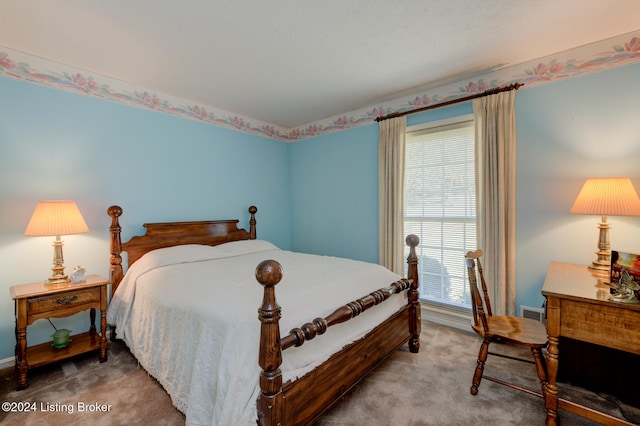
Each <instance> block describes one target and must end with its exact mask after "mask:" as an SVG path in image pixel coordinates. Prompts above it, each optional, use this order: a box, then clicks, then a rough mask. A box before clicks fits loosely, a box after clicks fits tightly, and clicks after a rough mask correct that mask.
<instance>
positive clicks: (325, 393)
mask: <svg viewBox="0 0 640 426" xmlns="http://www.w3.org/2000/svg"><path fill="white" fill-rule="evenodd" d="M406 242H407V244H408V245H409V247H410V253H409V257H408V258H407V264H408V266H409V272H408V278H407V279H401V280H399V281H397V282H395V283H393V284H391V285H390V286H389V287H386V288H382V289H379V290H377V291H374V292H373V293H370V294H368V295H366V296H364V297H362V298H360V299H358V300H356V301H353V302H350V303H348V304H346V305H344V306H342V307H340V308H338V309H336V310H335V311H334V312H333V313H332V314H330V315H329V316H327V317H325V318H316V319H314V320H312V321H310V322H308V323H306V324H303V325H302V326H301V327H299V328H294V329H293V330H291V332H290V333H289V334H288V335H287V336H285V337H284V338H280V326H279V320H280V312H281V310H280V306H279V305H278V304H277V302H276V298H275V285H276V284H278V282H280V280H281V279H282V268H281V266H280V264H279V263H278V262H276V261H274V260H266V261H264V262H261V263H260V265H258V267H257V268H256V279H257V280H258V282H259V283H260V284H262V285H263V286H264V295H263V301H262V305H261V306H260V308H259V309H258V318H259V319H260V322H261V333H260V353H259V359H258V363H259V365H260V367H261V369H262V373H261V375H260V389H261V393H260V396H259V397H258V401H257V408H258V424H259V425H263V426H275V425H306V424H310V423H313V422H314V421H315V420H317V418H318V417H319V416H320V415H321V414H322V413H323V412H325V411H326V410H327V409H329V408H330V407H331V406H333V405H334V404H335V403H336V402H338V401H339V400H340V398H342V397H343V396H344V395H345V394H346V393H347V392H348V391H349V390H350V389H351V388H352V387H353V386H354V385H356V384H357V383H358V382H359V381H360V380H362V379H363V378H364V377H365V376H366V375H367V374H368V373H369V372H370V371H372V370H373V369H374V368H375V367H376V366H377V365H378V364H380V363H381V362H382V361H384V360H385V359H386V358H387V357H388V356H389V355H391V354H392V353H393V352H394V351H396V350H397V349H398V348H400V347H401V346H402V345H404V344H405V343H407V342H409V349H410V350H411V352H418V351H419V349H420V304H419V301H418V267H417V265H418V258H417V256H416V252H415V248H416V246H417V245H418V243H419V239H418V237H417V236H415V235H409V236H408V237H407V239H406ZM402 291H408V303H407V305H406V306H405V307H404V308H403V309H401V310H400V311H398V312H397V313H396V314H394V315H393V316H392V317H391V318H389V319H387V320H386V321H385V322H383V323H382V324H380V325H379V326H377V327H376V328H375V329H374V330H372V331H371V332H370V333H369V334H367V336H365V337H364V338H362V339H360V340H358V341H356V342H354V343H352V344H351V345H349V346H347V347H346V348H344V349H343V350H341V351H340V352H339V353H337V354H335V355H333V356H332V357H331V358H330V359H329V360H327V361H325V362H324V363H323V364H321V365H320V366H319V367H317V368H316V369H314V370H313V371H311V372H309V373H308V374H306V375H305V376H304V377H301V378H299V379H297V380H295V381H289V382H287V383H285V384H283V383H282V375H281V372H280V365H281V364H282V351H283V350H285V349H287V348H289V347H291V346H300V345H302V344H304V343H305V342H306V341H308V340H311V339H313V338H314V337H316V335H318V334H323V333H325V332H326V331H327V329H328V328H329V327H331V326H332V325H335V324H339V323H342V322H345V321H348V320H350V319H352V318H354V317H356V316H358V315H359V314H361V313H362V312H364V311H366V310H368V309H370V308H372V307H374V306H376V305H378V304H380V303H382V302H384V301H385V300H387V299H388V298H389V297H391V296H392V295H393V294H396V293H400V292H402Z"/></svg>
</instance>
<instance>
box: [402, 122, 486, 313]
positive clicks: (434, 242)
mask: <svg viewBox="0 0 640 426" xmlns="http://www.w3.org/2000/svg"><path fill="white" fill-rule="evenodd" d="M405 156H406V158H405V181H404V231H405V235H408V234H416V235H418V236H419V237H420V245H419V246H418V247H417V254H418V262H419V263H418V268H419V274H420V276H419V279H420V287H421V288H420V298H421V299H422V300H425V301H427V302H433V303H435V304H438V305H443V306H444V307H461V308H466V309H469V308H471V296H470V294H469V289H468V285H467V270H466V267H465V265H464V255H465V253H466V252H467V251H469V250H475V249H476V191H475V160H474V157H475V156H474V125H473V117H472V116H464V117H459V118H457V119H456V120H447V121H440V122H437V123H430V124H429V125H428V126H425V125H422V126H411V127H408V128H407V139H406V151H405Z"/></svg>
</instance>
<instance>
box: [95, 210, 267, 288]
mask: <svg viewBox="0 0 640 426" xmlns="http://www.w3.org/2000/svg"><path fill="white" fill-rule="evenodd" d="M257 211H258V209H257V207H256V206H251V207H249V213H250V214H251V219H250V220H249V232H247V231H246V230H245V229H242V228H238V222H239V220H238V219H232V220H207V221H196V222H166V223H145V224H144V225H143V226H144V227H145V228H146V232H145V234H144V235H139V236H135V237H132V238H131V239H130V240H129V241H127V242H125V243H123V242H122V240H121V239H120V232H121V231H122V228H121V227H120V223H119V222H118V218H119V217H120V216H121V215H122V207H120V206H111V207H109V208H108V209H107V213H108V214H109V216H111V227H110V228H109V232H110V234H111V243H110V252H111V258H110V264H111V267H110V269H109V274H110V278H111V294H113V293H114V292H115V291H116V289H117V288H118V284H120V281H122V278H123V277H124V271H123V268H122V256H121V254H122V252H123V251H126V252H127V254H128V262H127V263H128V264H127V267H129V266H131V265H132V264H133V263H134V262H135V261H136V260H138V259H140V257H142V255H144V254H145V253H147V252H149V251H151V250H155V249H159V248H165V247H173V246H179V245H184V244H204V245H209V246H216V245H218V244H222V243H227V242H230V241H239V240H255V239H256V216H255V214H256V212H257Z"/></svg>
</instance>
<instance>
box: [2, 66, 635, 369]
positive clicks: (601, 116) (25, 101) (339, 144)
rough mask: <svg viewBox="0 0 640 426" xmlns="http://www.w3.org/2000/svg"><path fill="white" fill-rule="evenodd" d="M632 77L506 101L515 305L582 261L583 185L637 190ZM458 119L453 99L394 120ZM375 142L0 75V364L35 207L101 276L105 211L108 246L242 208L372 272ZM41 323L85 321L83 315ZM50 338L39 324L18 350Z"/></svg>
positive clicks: (294, 243)
mask: <svg viewBox="0 0 640 426" xmlns="http://www.w3.org/2000/svg"><path fill="white" fill-rule="evenodd" d="M638 75H640V64H635V65H629V66H625V67H621V68H618V69H614V70H609V71H604V72H601V73H598V74H593V75H590V76H586V77H579V78H574V79H571V80H565V81H559V82H555V83H551V84H547V85H544V86H538V87H534V88H527V87H526V86H525V88H523V89H520V91H518V94H517V95H516V116H517V126H518V129H517V135H518V148H517V158H518V160H517V161H518V165H517V166H518V182H517V206H518V212H517V221H518V223H517V235H516V242H517V253H516V254H517V280H518V283H517V290H518V296H517V302H518V304H519V305H527V306H534V307H536V306H540V304H541V303H542V300H543V299H542V296H541V294H540V290H541V287H542V283H543V281H544V276H545V272H546V269H547V266H548V263H549V261H551V260H558V261H564V262H572V263H582V264H587V263H590V262H591V261H592V260H593V259H595V254H594V253H593V252H594V251H595V250H596V244H597V236H598V235H597V232H598V231H597V222H598V220H599V218H597V217H591V216H580V215H571V214H569V209H570V207H571V205H572V203H573V201H574V199H575V196H576V195H577V193H578V191H579V190H580V188H581V186H582V183H583V181H584V180H585V179H586V178H589V177H599V176H629V177H631V178H632V179H633V181H634V184H635V185H636V188H639V189H640V171H639V169H638V165H639V164H640V121H639V120H638V119H637V108H638V105H639V104H640V87H639V86H640V78H638ZM469 112H471V107H470V105H469V104H461V105H456V106H452V107H448V108H442V109H438V110H434V111H428V112H425V113H422V114H416V115H413V116H409V117H408V124H409V125H411V124H418V123H422V122H427V121H435V120H439V119H442V118H447V117H450V116H455V115H462V114H467V113H469ZM377 144H378V125H377V124H372V125H369V126H364V127H359V128H354V129H350V130H345V131H343V132H338V133H334V134H330V135H325V136H321V137H317V138H312V139H308V140H305V141H301V142H296V143H293V144H285V143H281V142H277V141H273V140H269V139H265V138H261V137H258V136H254V135H249V134H245V133H241V132H236V131H232V130H227V129H223V128H218V127H213V126H208V125H204V124H201V123H198V122H194V121H189V120H184V119H179V118H175V117H171V116H167V115H163V114H159V113H154V112H152V111H146V110H141V109H137V108H131V107H127V106H124V105H120V104H114V103H110V102H105V101H101V100H98V99H94V98H89V97H84V96H78V95H75V94H70V93H66V92H61V91H57V90H53V89H49V88H44V87H40V86H36V85H33V84H26V83H23V82H20V81H16V80H12V79H6V78H0V218H1V219H2V220H1V221H0V268H1V269H0V270H2V272H3V273H2V282H1V283H0V293H1V292H4V294H5V296H4V297H0V312H2V316H0V342H1V343H0V360H2V359H6V358H9V357H11V356H12V355H13V344H14V337H13V327H14V322H13V304H12V301H11V300H10V297H9V287H10V286H11V285H12V284H15V283H22V282H31V281H35V280H38V279H44V278H45V277H47V276H49V274H50V272H51V271H50V270H49V268H50V267H51V257H52V248H51V245H50V241H49V240H50V239H49V238H48V237H25V236H24V235H23V233H24V229H25V227H26V224H27V222H28V220H29V217H30V215H31V213H32V211H33V208H34V206H35V203H36V202H37V201H38V200H41V199H66V198H69V199H73V200H75V201H76V202H77V203H78V205H79V207H80V209H81V211H82V213H83V215H84V217H85V219H86V220H87V223H88V225H89V228H90V232H89V233H88V234H82V235H72V236H67V237H65V238H64V240H65V249H64V253H65V264H66V265H67V268H68V270H69V268H70V267H72V266H74V265H78V264H81V265H85V266H86V267H87V269H88V271H89V272H96V273H100V274H102V275H105V276H106V275H107V274H108V227H109V223H110V222H109V218H108V217H107V215H106V208H107V207H108V206H109V205H110V204H119V205H121V206H122V207H123V208H124V215H123V216H122V218H121V221H120V222H121V224H122V226H123V228H124V231H123V238H124V239H127V238H128V237H130V236H132V235H133V234H140V233H142V232H143V228H142V226H141V224H142V223H143V222H145V221H171V220H189V219H193V220H198V219H210V218H224V217H228V218H236V217H237V218H240V219H242V222H241V224H240V225H241V226H246V225H247V223H246V221H247V219H248V214H247V213H246V209H247V207H248V205H249V204H255V205H257V206H258V208H259V212H258V234H259V237H260V238H264V239H267V240H270V241H272V242H274V243H275V244H276V245H278V246H280V247H281V248H284V249H293V250H297V251H302V252H309V253H318V254H326V255H336V256H345V257H351V258H355V259H359V260H365V261H371V262H376V261H377V259H378V250H377V238H378V236H377V229H378V228H377V219H378V212H377V156H378V151H377ZM56 163H59V165H58V164H56ZM609 221H610V223H611V225H612V229H611V241H612V243H611V244H612V248H615V249H620V250H627V251H631V252H635V253H640V238H639V237H640V219H639V218H637V217H632V218H624V217H611V218H609ZM80 315H82V314H80ZM54 322H56V324H57V325H60V326H64V327H67V328H70V329H72V330H74V329H76V330H77V331H81V330H80V328H82V327H86V318H85V317H82V318H75V317H74V318H72V319H69V320H64V319H60V320H54ZM79 327H80V328H79ZM51 331H52V329H51V326H50V325H49V324H48V323H46V322H44V323H42V321H39V322H37V323H36V324H35V325H34V326H33V327H30V329H29V339H30V341H29V342H30V343H38V342H39V341H46V340H49V335H50V334H51Z"/></svg>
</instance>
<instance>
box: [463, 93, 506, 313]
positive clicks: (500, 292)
mask: <svg viewBox="0 0 640 426" xmlns="http://www.w3.org/2000/svg"><path fill="white" fill-rule="evenodd" d="M515 93H516V91H515V90H510V91H508V92H501V93H497V94H495V95H490V96H484V97H482V98H478V99H475V100H474V101H473V113H474V118H475V125H476V131H475V140H476V189H477V197H476V199H477V217H478V247H480V248H482V249H483V251H484V256H483V257H484V259H483V266H484V270H485V276H486V277H487V285H489V286H490V292H491V293H490V296H491V301H492V305H493V306H492V307H493V309H494V311H495V312H494V313H496V314H500V315H515V314H516V312H515V310H516V283H515V277H516V274H515V238H516V236H515V233H516V118H515V110H514V100H515Z"/></svg>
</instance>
